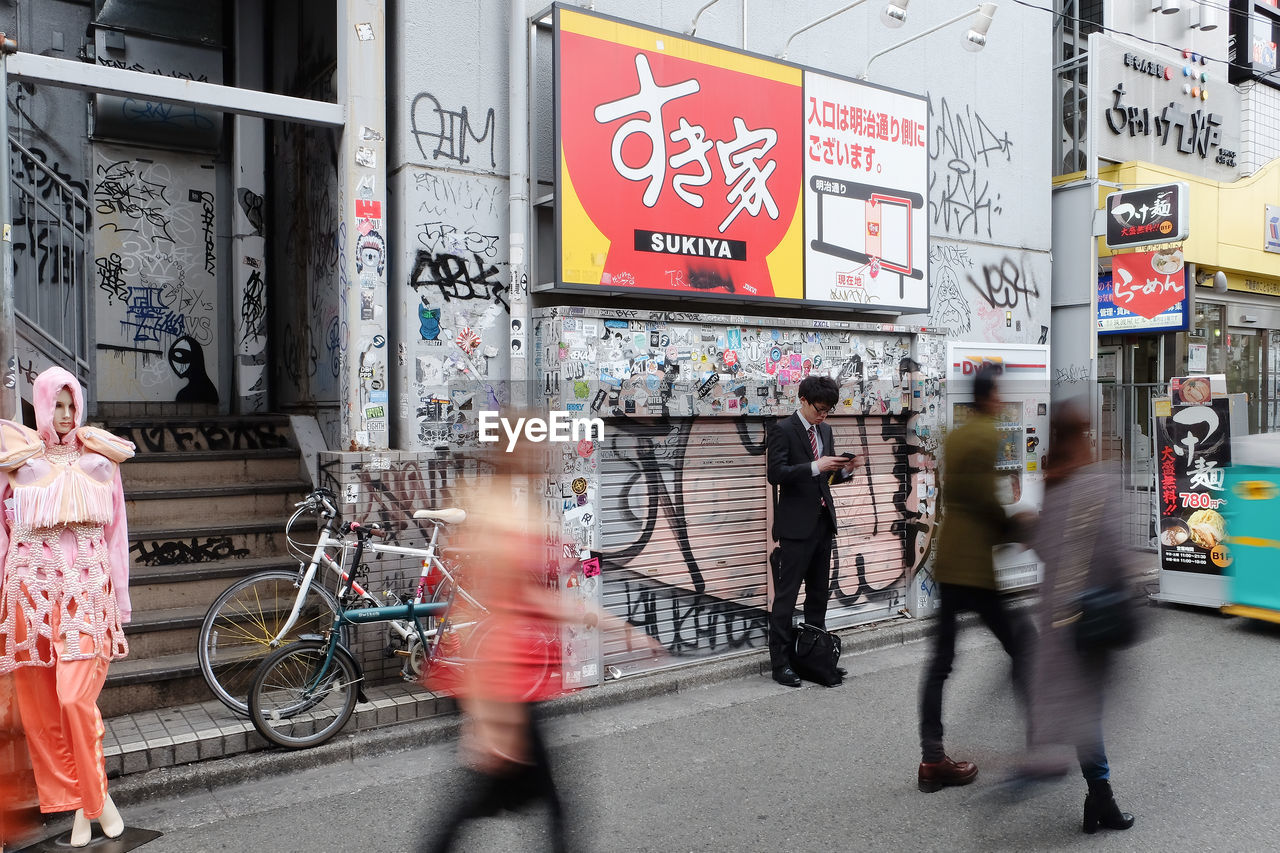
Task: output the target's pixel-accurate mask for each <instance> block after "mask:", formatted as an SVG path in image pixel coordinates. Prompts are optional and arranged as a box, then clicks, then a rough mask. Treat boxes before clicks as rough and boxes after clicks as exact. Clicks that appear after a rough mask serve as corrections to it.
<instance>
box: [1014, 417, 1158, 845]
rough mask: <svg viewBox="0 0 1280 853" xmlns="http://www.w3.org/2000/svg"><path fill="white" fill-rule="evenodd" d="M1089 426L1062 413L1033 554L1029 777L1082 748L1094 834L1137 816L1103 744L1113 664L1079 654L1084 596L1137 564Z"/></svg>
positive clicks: (1053, 434)
mask: <svg viewBox="0 0 1280 853" xmlns="http://www.w3.org/2000/svg"><path fill="white" fill-rule="evenodd" d="M1088 430H1089V421H1088V419H1087V417H1086V416H1085V413H1084V410H1083V409H1082V408H1079V407H1077V406H1076V405H1073V404H1070V403H1068V404H1062V405H1059V406H1057V407H1055V412H1054V417H1053V422H1052V426H1051V430H1050V443H1049V451H1050V458H1049V460H1048V464H1047V466H1046V483H1047V490H1046V494H1045V501H1044V507H1043V509H1042V511H1041V514H1040V520H1039V523H1038V524H1037V525H1036V530H1035V534H1034V536H1033V539H1032V545H1033V547H1034V548H1035V551H1036V553H1037V554H1038V555H1039V556H1040V559H1041V560H1043V561H1044V580H1043V583H1042V586H1041V599H1040V603H1039V606H1038V607H1037V611H1036V627H1037V628H1038V629H1039V631H1038V634H1039V637H1038V640H1037V643H1036V648H1035V653H1034V656H1033V661H1034V663H1033V669H1032V675H1031V679H1030V734H1029V738H1028V740H1029V743H1030V746H1031V757H1030V759H1029V760H1028V762H1027V765H1026V768H1025V772H1026V773H1028V774H1029V775H1032V776H1036V775H1040V776H1043V775H1055V774H1057V773H1061V772H1065V769H1066V768H1065V765H1062V764H1061V763H1059V764H1057V765H1056V766H1055V762H1054V759H1053V752H1052V750H1053V747H1054V746H1055V745H1065V746H1068V747H1072V746H1074V747H1075V750H1076V756H1077V758H1078V759H1079V762H1080V770H1081V772H1082V773H1083V774H1084V778H1085V781H1086V783H1087V784H1088V786H1089V794H1088V796H1087V797H1086V799H1085V804H1084V825H1083V828H1084V831H1085V832H1089V833H1092V832H1095V831H1096V830H1097V828H1098V827H1099V826H1102V827H1105V828H1107V829H1128V828H1129V827H1130V826H1132V825H1133V815H1130V814H1126V813H1124V812H1121V811H1120V808H1119V806H1117V805H1116V801H1115V797H1114V796H1113V795H1112V792H1111V784H1110V781H1109V780H1110V778H1111V768H1110V765H1109V763H1108V761H1107V753H1106V748H1105V746H1104V744H1103V736H1102V705H1103V685H1104V682H1105V680H1106V676H1107V666H1108V662H1109V658H1107V657H1101V656H1097V655H1089V656H1085V655H1082V654H1081V653H1080V652H1079V651H1077V648H1076V631H1075V629H1076V625H1077V623H1078V622H1079V620H1080V617H1081V608H1080V599H1079V597H1080V595H1081V593H1083V592H1084V591H1085V590H1086V589H1090V588H1099V587H1104V586H1108V585H1110V584H1112V583H1113V582H1114V581H1116V580H1124V581H1125V582H1126V583H1127V582H1129V581H1130V580H1131V578H1130V577H1128V575H1129V573H1131V567H1132V564H1133V561H1132V559H1130V554H1129V551H1128V549H1127V548H1126V546H1125V542H1124V531H1123V528H1122V524H1123V520H1124V516H1123V509H1122V508H1121V507H1120V506H1119V505H1118V501H1117V500H1116V499H1117V498H1118V496H1119V495H1120V494H1121V485H1122V483H1121V481H1120V477H1119V475H1118V472H1117V471H1115V470H1114V469H1112V468H1111V466H1108V465H1106V464H1104V463H1095V462H1093V461H1092V455H1093V454H1092V450H1091V448H1090V446H1089V435H1088Z"/></svg>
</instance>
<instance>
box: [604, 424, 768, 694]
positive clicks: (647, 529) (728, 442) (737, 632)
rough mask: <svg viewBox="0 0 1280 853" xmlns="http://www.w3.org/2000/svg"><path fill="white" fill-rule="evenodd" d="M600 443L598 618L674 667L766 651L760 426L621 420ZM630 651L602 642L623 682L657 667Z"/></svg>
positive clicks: (618, 644)
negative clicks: (606, 616) (665, 654)
mask: <svg viewBox="0 0 1280 853" xmlns="http://www.w3.org/2000/svg"><path fill="white" fill-rule="evenodd" d="M605 435H606V436H608V438H607V439H606V440H605V442H604V446H603V447H602V448H601V449H600V457H599V458H600V498H601V499H600V510H599V523H600V525H601V526H600V539H599V543H600V557H601V577H602V581H603V584H602V587H603V604H604V607H605V608H606V609H607V610H609V611H610V612H612V613H615V614H617V615H618V616H621V617H622V618H624V619H627V620H628V621H630V622H631V623H632V624H633V625H636V626H638V627H639V628H640V629H641V630H643V631H646V632H647V633H649V634H650V635H651V636H653V637H656V638H657V639H658V640H659V642H661V643H662V645H663V646H664V647H665V648H666V649H667V650H668V651H669V652H670V654H671V655H672V656H673V658H675V659H677V660H678V659H687V658H694V657H707V656H713V655H717V654H724V653H727V652H732V651H737V650H740V649H744V648H764V647H765V646H766V645H767V635H766V614H767V606H768V603H767V587H766V572H765V566H766V565H767V562H766V561H767V556H768V553H769V549H770V547H771V542H770V541H769V534H768V507H769V501H770V496H769V485H768V482H767V480H766V478H765V457H764V422H763V421H762V420H761V419H745V418H735V419H732V420H730V419H728V418H701V419H699V418H686V419H679V420H669V421H653V420H648V419H617V420H612V421H609V422H608V423H607V425H606V429H605ZM628 646H629V644H628V643H626V642H625V641H623V640H621V639H620V638H607V642H606V643H605V644H604V648H603V649H602V652H603V661H604V665H605V666H606V667H616V668H617V669H619V670H620V671H622V672H623V673H633V672H638V671H642V670H644V669H646V668H649V667H652V666H653V665H654V664H653V663H652V662H651V661H650V659H649V656H648V655H647V654H646V653H641V652H638V651H636V650H634V649H632V648H629V647H628ZM670 662H671V661H670V660H668V661H662V662H659V663H660V664H669V663H670ZM606 671H608V670H606Z"/></svg>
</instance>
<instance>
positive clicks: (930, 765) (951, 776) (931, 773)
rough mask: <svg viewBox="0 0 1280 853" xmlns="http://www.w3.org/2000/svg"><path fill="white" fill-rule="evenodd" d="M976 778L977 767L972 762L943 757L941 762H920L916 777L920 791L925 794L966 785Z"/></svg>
mask: <svg viewBox="0 0 1280 853" xmlns="http://www.w3.org/2000/svg"><path fill="white" fill-rule="evenodd" d="M977 778H978V765H976V764H974V763H973V762H972V761H952V760H951V759H950V758H947V757H946V756H945V755H944V756H943V757H942V760H941V761H921V762H920V771H919V773H918V774H917V775H916V779H917V783H918V784H919V787H920V790H921V791H923V792H924V793H926V794H932V793H933V792H934V791H940V790H942V789H943V788H945V787H947V786H949V785H968V784H969V783H970V782H972V781H973V780H974V779H977Z"/></svg>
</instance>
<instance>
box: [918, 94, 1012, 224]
mask: <svg viewBox="0 0 1280 853" xmlns="http://www.w3.org/2000/svg"><path fill="white" fill-rule="evenodd" d="M926 97H928V99H929V123H930V126H931V131H930V137H929V164H930V168H929V214H930V221H931V222H932V223H933V225H935V226H938V227H939V228H941V230H942V231H943V233H945V234H948V235H953V236H971V237H988V238H990V237H992V236H993V235H992V227H993V224H994V222H995V220H996V218H997V217H998V216H1000V215H1001V214H1002V213H1003V212H1004V207H1003V203H1002V202H1001V192H1000V185H1001V184H1002V183H1003V182H1002V181H1001V180H1000V179H999V178H997V175H999V174H1000V173H1001V172H1002V170H1003V171H1004V172H1005V173H1006V174H1007V173H1008V164H1009V163H1011V162H1012V161H1013V140H1012V139H1010V138H1009V132H1008V131H1007V130H997V129H996V128H993V127H992V126H991V124H990V123H989V122H988V121H987V120H985V119H984V118H983V117H982V115H981V114H980V113H979V112H978V111H977V110H975V109H974V108H973V106H972V105H970V104H965V105H964V106H963V107H959V106H956V105H955V104H952V103H950V102H948V101H947V99H946V97H941V98H937V97H935V96H933V95H932V94H931V93H926ZM1006 180H1007V179H1006Z"/></svg>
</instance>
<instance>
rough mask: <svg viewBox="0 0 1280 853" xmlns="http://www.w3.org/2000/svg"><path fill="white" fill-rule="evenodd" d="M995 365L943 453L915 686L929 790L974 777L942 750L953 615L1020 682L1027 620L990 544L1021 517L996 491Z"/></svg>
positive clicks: (982, 375) (977, 382)
mask: <svg viewBox="0 0 1280 853" xmlns="http://www.w3.org/2000/svg"><path fill="white" fill-rule="evenodd" d="M997 371H998V368H995V367H992V366H983V367H982V368H981V369H980V370H979V371H978V373H977V375H976V376H974V380H973V401H974V405H975V407H976V408H977V414H976V415H975V416H974V417H973V418H972V419H970V420H969V421H968V422H967V423H965V424H964V425H963V426H961V427H959V428H958V429H955V430H953V431H952V432H951V434H950V435H948V436H947V442H946V446H945V448H944V450H943V455H942V489H941V491H942V529H941V531H939V533H938V549H937V556H936V558H935V560H934V571H933V575H934V578H935V579H936V580H937V582H938V598H939V603H938V615H937V625H936V627H935V628H934V641H933V654H932V657H931V659H930V661H929V666H928V669H926V670H925V676H924V684H923V686H922V688H921V691H920V752H921V757H920V768H919V771H918V772H917V777H916V778H917V784H918V786H919V788H920V790H921V791H924V792H925V793H932V792H934V791H938V790H940V789H941V788H944V787H946V786H948V785H968V784H969V783H970V782H972V781H973V780H974V779H976V778H977V777H978V767H977V765H976V764H974V763H973V762H972V761H955V760H953V759H951V758H950V757H948V756H947V754H946V752H945V750H944V749H943V740H942V734H943V726H942V692H943V687H944V686H945V685H946V681H947V677H948V676H949V675H950V674H951V665H952V663H953V662H954V660H955V655H956V628H957V624H956V623H957V618H958V616H959V615H960V614H961V613H962V612H964V611H966V610H970V611H973V612H974V613H977V614H978V617H979V618H980V619H981V620H982V622H983V624H985V625H986V626H987V628H988V629H990V631H991V633H993V634H995V636H996V639H998V640H999V641H1000V645H1001V646H1003V647H1004V650H1005V651H1006V652H1007V653H1008V654H1009V657H1010V659H1011V660H1012V661H1013V681H1014V684H1015V686H1017V687H1018V689H1019V691H1020V692H1021V691H1022V689H1023V687H1024V685H1025V670H1026V663H1027V660H1026V655H1025V653H1024V652H1025V649H1026V641H1027V634H1028V633H1029V631H1030V629H1029V627H1028V626H1027V625H1026V619H1025V618H1024V617H1023V616H1022V615H1021V614H1020V613H1019V612H1017V611H1015V610H1012V609H1010V608H1009V606H1008V605H1007V604H1006V602H1005V600H1004V596H1002V595H1001V593H1000V590H999V587H998V585H997V584H996V572H995V563H994V562H993V559H992V554H991V549H992V548H993V547H994V546H996V545H999V544H1000V543H1002V542H1008V541H1011V540H1012V539H1014V538H1015V537H1016V536H1017V535H1018V534H1019V531H1020V529H1021V525H1020V523H1019V522H1020V521H1021V519H1015V518H1011V517H1009V515H1008V514H1007V513H1006V512H1005V509H1004V507H1003V506H1002V505H1001V503H1000V500H999V498H998V496H997V494H996V461H997V458H998V457H999V453H1000V435H999V433H998V431H997V430H996V415H997V414H998V413H999V412H1000V407H1001V401H1000V394H999V389H998V388H997V385H996V377H997V375H998V372H997Z"/></svg>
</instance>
